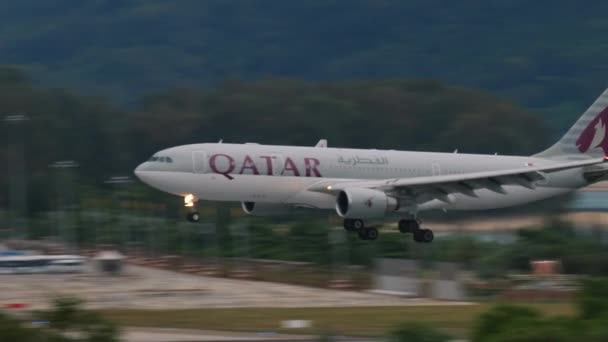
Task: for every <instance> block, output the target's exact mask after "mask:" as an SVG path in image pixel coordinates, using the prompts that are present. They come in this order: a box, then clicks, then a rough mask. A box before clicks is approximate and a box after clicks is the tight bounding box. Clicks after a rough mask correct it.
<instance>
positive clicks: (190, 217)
mask: <svg viewBox="0 0 608 342" xmlns="http://www.w3.org/2000/svg"><path fill="white" fill-rule="evenodd" d="M186 218H187V219H188V221H190V222H198V221H200V220H201V214H199V213H198V212H197V211H194V212H191V213H188V216H186Z"/></svg>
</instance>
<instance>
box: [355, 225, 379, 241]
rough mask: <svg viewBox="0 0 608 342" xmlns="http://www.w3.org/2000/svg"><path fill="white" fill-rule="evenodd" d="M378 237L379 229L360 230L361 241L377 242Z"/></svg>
mask: <svg viewBox="0 0 608 342" xmlns="http://www.w3.org/2000/svg"><path fill="white" fill-rule="evenodd" d="M378 235H379V234H378V229H376V228H374V227H371V228H363V229H360V230H359V238H360V239H361V240H376V239H377V238H378Z"/></svg>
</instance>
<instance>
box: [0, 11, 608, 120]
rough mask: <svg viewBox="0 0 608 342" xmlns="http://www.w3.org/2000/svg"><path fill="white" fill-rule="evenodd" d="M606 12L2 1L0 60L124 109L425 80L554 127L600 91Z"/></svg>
mask: <svg viewBox="0 0 608 342" xmlns="http://www.w3.org/2000/svg"><path fill="white" fill-rule="evenodd" d="M606 13H608V2H605V1H597V0H590V1H586V2H585V3H584V5H581V4H580V3H578V2H573V1H567V0H554V1H550V2H549V1H537V2H530V1H525V0H491V1H488V0H486V1H466V2H462V1H459V2H455V1H445V0H410V1H400V0H374V1H371V0H365V1H364V0H342V1H339V0H311V1H250V0H234V1H225V0H205V1H198V0H179V1H164V0H146V1H128V0H85V1H72V0H55V1H44V0H21V1H18V2H17V1H5V2H3V3H2V4H1V5H0V22H2V25H1V26H0V56H2V59H1V60H0V62H1V64H7V63H8V64H17V65H23V66H26V67H27V68H28V69H29V70H30V74H31V75H33V76H34V78H35V79H37V80H39V81H41V82H42V83H44V84H45V85H50V86H61V87H63V86H67V87H70V88H73V89H77V90H78V91H80V92H85V93H89V94H101V95H111V96H113V97H114V98H116V99H117V100H119V101H120V102H123V103H125V102H126V103H134V102H135V101H136V99H137V98H138V97H139V96H140V95H141V94H142V93H147V92H149V91H161V90H164V89H167V88H172V87H176V86H201V85H210V84H216V83H218V82H221V81H224V80H226V79H244V80H250V79H260V78H276V77H279V78H298V79H308V80H352V79H386V78H424V79H437V80H440V81H441V82H445V83H449V84H454V85H465V86H471V87H479V88H483V89H486V90H489V91H491V92H494V93H496V94H498V95H500V96H503V97H508V98H512V99H514V100H515V101H517V102H518V103H520V104H522V105H524V106H526V107H528V108H530V109H532V110H535V111H541V112H545V113H548V114H550V115H548V117H549V118H550V120H551V126H552V127H555V128H559V129H560V130H564V129H566V128H567V127H566V126H568V125H569V124H570V123H571V122H572V121H573V120H574V119H575V117H576V115H577V114H578V112H579V111H581V110H583V109H584V107H585V106H586V105H588V104H589V103H590V102H591V101H592V100H593V98H594V97H595V96H597V95H598V94H599V92H600V91H601V90H603V88H604V87H605V86H606V85H608V82H606V81H607V80H608V64H607V63H606V62H605V61H606V60H607V57H608V43H607V42H606V39H605V36H606V33H607V32H608V19H606V15H605V14H606Z"/></svg>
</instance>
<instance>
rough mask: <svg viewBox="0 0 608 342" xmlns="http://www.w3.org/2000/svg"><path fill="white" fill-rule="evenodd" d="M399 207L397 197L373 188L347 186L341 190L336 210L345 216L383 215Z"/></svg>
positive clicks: (359, 217) (357, 217)
mask: <svg viewBox="0 0 608 342" xmlns="http://www.w3.org/2000/svg"><path fill="white" fill-rule="evenodd" d="M397 209H399V202H398V201H397V199H396V198H393V197H390V196H387V195H386V194H385V193H384V192H382V191H378V190H373V189H366V188H351V189H348V188H347V189H344V190H342V191H340V192H339V193H338V197H336V211H337V212H338V215H340V216H341V217H344V218H353V219H366V218H376V217H382V216H384V215H385V214H386V212H388V211H396V210H397Z"/></svg>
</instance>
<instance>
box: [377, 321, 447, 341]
mask: <svg viewBox="0 0 608 342" xmlns="http://www.w3.org/2000/svg"><path fill="white" fill-rule="evenodd" d="M388 340H389V341H390V342H447V341H451V340H452V338H451V337H450V336H448V335H446V334H444V333H443V332H441V331H439V330H437V329H435V328H434V327H433V326H431V325H428V324H421V323H405V324H402V325H401V326H399V327H398V328H396V329H395V330H393V331H392V332H391V333H390V335H389V338H388Z"/></svg>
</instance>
